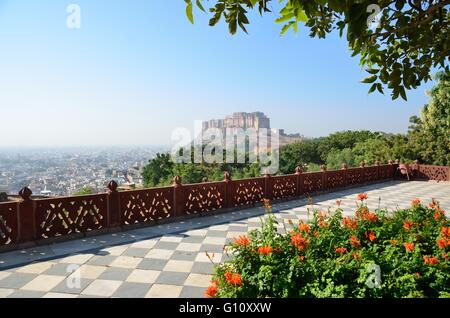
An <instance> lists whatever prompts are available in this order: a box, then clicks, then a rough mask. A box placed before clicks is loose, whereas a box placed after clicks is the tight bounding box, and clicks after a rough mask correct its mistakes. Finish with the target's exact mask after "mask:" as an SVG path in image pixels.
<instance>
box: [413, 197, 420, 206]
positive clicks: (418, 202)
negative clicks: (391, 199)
mask: <svg viewBox="0 0 450 318" xmlns="http://www.w3.org/2000/svg"><path fill="white" fill-rule="evenodd" d="M421 202H422V201H421V200H420V199H419V198H415V199H414V200H412V201H411V205H412V206H413V207H414V206H419V205H420V203H421Z"/></svg>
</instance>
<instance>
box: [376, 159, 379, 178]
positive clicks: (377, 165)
mask: <svg viewBox="0 0 450 318" xmlns="http://www.w3.org/2000/svg"><path fill="white" fill-rule="evenodd" d="M375 167H377V178H376V179H377V180H380V161H378V160H375Z"/></svg>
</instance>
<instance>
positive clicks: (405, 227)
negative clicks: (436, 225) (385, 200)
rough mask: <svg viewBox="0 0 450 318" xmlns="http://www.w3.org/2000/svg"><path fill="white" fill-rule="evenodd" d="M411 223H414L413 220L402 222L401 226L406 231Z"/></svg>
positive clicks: (411, 225) (410, 226)
mask: <svg viewBox="0 0 450 318" xmlns="http://www.w3.org/2000/svg"><path fill="white" fill-rule="evenodd" d="M413 225H414V222H412V221H405V222H403V228H404V229H405V230H407V231H408V230H410V229H411V228H412V227H413Z"/></svg>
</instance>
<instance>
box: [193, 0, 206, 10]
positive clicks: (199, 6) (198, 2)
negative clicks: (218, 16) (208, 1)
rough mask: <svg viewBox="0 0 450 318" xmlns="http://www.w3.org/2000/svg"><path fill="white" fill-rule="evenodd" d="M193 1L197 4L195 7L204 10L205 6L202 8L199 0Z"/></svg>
mask: <svg viewBox="0 0 450 318" xmlns="http://www.w3.org/2000/svg"><path fill="white" fill-rule="evenodd" d="M195 3H196V4H197V7H198V8H199V9H200V10H202V11H203V12H206V10H205V8H203V5H202V3H201V1H200V0H195Z"/></svg>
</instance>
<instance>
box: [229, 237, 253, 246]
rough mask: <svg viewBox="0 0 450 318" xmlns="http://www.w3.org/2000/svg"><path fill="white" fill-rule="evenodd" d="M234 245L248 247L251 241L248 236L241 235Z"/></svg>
mask: <svg viewBox="0 0 450 318" xmlns="http://www.w3.org/2000/svg"><path fill="white" fill-rule="evenodd" d="M233 243H234V244H236V245H237V246H242V247H246V246H248V245H249V244H250V239H249V238H248V237H247V236H246V235H241V236H239V237H237V238H236V239H235V240H234V242H233Z"/></svg>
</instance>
